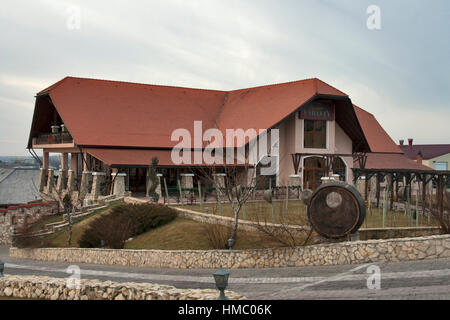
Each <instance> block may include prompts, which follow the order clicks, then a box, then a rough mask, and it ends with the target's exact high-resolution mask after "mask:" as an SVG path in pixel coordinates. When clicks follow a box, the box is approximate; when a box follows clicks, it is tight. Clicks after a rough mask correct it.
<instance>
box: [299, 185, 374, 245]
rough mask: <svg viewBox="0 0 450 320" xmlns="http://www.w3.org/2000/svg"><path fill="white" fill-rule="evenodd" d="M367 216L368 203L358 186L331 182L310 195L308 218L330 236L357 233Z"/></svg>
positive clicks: (320, 231)
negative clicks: (357, 188)
mask: <svg viewBox="0 0 450 320" xmlns="http://www.w3.org/2000/svg"><path fill="white" fill-rule="evenodd" d="M365 217H366V206H365V204H364V199H363V197H362V196H361V194H360V193H359V192H358V190H356V188H355V187H353V186H351V185H349V184H347V183H342V182H330V183H326V184H323V185H321V186H320V187H318V188H317V189H316V190H315V191H314V193H313V195H312V196H311V198H310V201H309V205H308V219H309V222H310V223H311V226H312V227H313V229H314V230H315V231H316V232H317V233H318V234H320V235H321V236H323V237H326V238H332V239H337V238H342V237H345V236H347V235H349V234H352V233H355V232H356V231H357V230H358V229H359V228H360V227H361V225H362V224H363V222H364V219H365Z"/></svg>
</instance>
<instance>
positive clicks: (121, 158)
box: [84, 148, 208, 167]
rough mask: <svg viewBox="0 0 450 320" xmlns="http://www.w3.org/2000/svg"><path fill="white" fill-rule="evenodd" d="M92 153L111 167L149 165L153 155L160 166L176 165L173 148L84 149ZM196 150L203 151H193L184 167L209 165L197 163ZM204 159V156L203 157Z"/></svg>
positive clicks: (201, 154)
mask: <svg viewBox="0 0 450 320" xmlns="http://www.w3.org/2000/svg"><path fill="white" fill-rule="evenodd" d="M84 150H85V151H87V152H88V153H89V154H90V155H92V156H94V157H95V158H97V159H99V160H101V161H103V162H105V163H106V164H108V165H109V166H111V167H120V166H125V165H128V166H149V165H150V163H151V160H152V158H153V157H157V158H158V160H159V162H158V164H159V165H160V166H171V167H172V166H176V164H175V163H174V162H173V161H172V158H171V153H172V150H148V149H113V148H111V149H98V148H86V149H84ZM194 152H196V153H200V156H201V157H203V153H202V152H201V151H191V160H190V163H186V164H184V163H183V164H180V166H182V167H195V166H208V165H206V164H205V163H203V162H202V163H201V164H196V163H195V159H194V156H195V155H194ZM201 159H202V158H201Z"/></svg>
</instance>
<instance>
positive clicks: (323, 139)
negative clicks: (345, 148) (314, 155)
mask: <svg viewBox="0 0 450 320" xmlns="http://www.w3.org/2000/svg"><path fill="white" fill-rule="evenodd" d="M304 121H305V122H304V125H305V130H304V132H303V134H304V147H305V148H311V149H326V148H327V121H325V120H304Z"/></svg>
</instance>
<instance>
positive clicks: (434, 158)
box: [400, 139, 450, 171]
mask: <svg viewBox="0 0 450 320" xmlns="http://www.w3.org/2000/svg"><path fill="white" fill-rule="evenodd" d="M400 149H401V150H402V151H403V152H404V154H405V156H406V157H408V158H409V159H412V160H416V161H417V162H418V163H421V164H424V165H426V166H428V167H430V168H432V169H434V170H438V171H447V170H449V168H450V166H449V164H450V144H414V140H413V139H409V141H408V145H405V144H404V141H403V140H402V141H400Z"/></svg>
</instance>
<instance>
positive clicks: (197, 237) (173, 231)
mask: <svg viewBox="0 0 450 320" xmlns="http://www.w3.org/2000/svg"><path fill="white" fill-rule="evenodd" d="M206 228H208V225H205V224H202V223H199V222H196V221H192V220H187V219H182V218H176V219H175V220H174V221H172V222H170V223H168V224H166V225H164V226H162V227H159V228H157V229H154V230H151V231H149V232H147V233H144V234H141V235H139V236H137V237H135V238H134V239H133V240H131V241H128V242H127V243H126V244H125V249H160V250H212V249H214V247H213V246H212V245H211V244H210V242H209V241H208V237H207V236H206V233H207V230H206ZM219 228H220V232H222V233H224V234H225V236H224V237H223V238H224V239H225V240H224V243H225V244H226V239H227V238H228V237H229V235H230V234H231V229H230V228H226V227H223V226H220V227H219ZM282 246H285V245H283V244H282V243H280V242H278V241H275V240H273V239H271V238H269V237H268V236H266V235H264V234H262V233H259V232H245V231H242V230H241V231H239V232H238V239H237V241H236V243H235V245H234V247H233V249H236V250H239V249H255V248H274V247H282Z"/></svg>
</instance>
